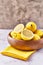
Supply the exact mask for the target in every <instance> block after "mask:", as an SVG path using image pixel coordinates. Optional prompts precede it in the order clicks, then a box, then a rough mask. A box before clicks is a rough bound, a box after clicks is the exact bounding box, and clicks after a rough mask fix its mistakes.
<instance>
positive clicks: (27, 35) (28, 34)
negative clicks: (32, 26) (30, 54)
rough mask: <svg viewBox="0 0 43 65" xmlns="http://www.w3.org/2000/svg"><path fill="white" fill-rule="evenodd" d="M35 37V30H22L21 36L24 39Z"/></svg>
mask: <svg viewBox="0 0 43 65" xmlns="http://www.w3.org/2000/svg"><path fill="white" fill-rule="evenodd" d="M33 37H34V34H33V32H32V31H30V30H26V29H25V30H23V31H22V32H21V38H22V39H23V40H31V39H33Z"/></svg>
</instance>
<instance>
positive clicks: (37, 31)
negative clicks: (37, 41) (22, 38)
mask: <svg viewBox="0 0 43 65" xmlns="http://www.w3.org/2000/svg"><path fill="white" fill-rule="evenodd" d="M35 34H37V35H39V36H40V37H42V36H43V32H42V30H36V32H35Z"/></svg>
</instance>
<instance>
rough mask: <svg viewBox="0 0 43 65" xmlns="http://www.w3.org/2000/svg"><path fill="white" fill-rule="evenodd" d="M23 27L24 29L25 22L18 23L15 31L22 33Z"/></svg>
mask: <svg viewBox="0 0 43 65" xmlns="http://www.w3.org/2000/svg"><path fill="white" fill-rule="evenodd" d="M23 29H24V25H23V24H18V25H17V26H16V27H15V28H14V32H15V33H20V32H21V31H22V30H23Z"/></svg>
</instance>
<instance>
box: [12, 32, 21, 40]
mask: <svg viewBox="0 0 43 65" xmlns="http://www.w3.org/2000/svg"><path fill="white" fill-rule="evenodd" d="M11 36H12V38H15V39H19V40H21V34H20V33H15V32H14V31H12V32H11Z"/></svg>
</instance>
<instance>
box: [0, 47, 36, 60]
mask: <svg viewBox="0 0 43 65" xmlns="http://www.w3.org/2000/svg"><path fill="white" fill-rule="evenodd" d="M34 52H35V51H21V50H18V49H15V48H13V47H12V46H8V47H7V48H6V49H5V50H4V51H2V52H1V54H3V55H6V56H10V57H13V58H18V59H22V60H27V59H28V58H29V57H30V56H31V54H33V53H34Z"/></svg>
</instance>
